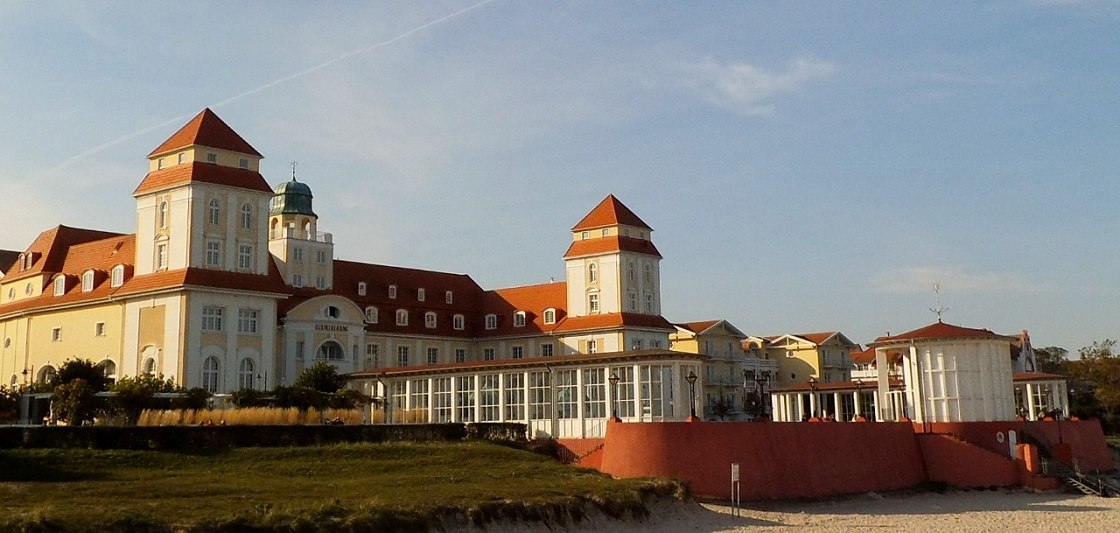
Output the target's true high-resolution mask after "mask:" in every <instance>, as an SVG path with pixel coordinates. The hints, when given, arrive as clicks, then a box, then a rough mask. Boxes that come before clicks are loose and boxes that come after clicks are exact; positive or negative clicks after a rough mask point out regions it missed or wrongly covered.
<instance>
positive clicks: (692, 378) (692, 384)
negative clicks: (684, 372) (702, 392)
mask: <svg viewBox="0 0 1120 533" xmlns="http://www.w3.org/2000/svg"><path fill="white" fill-rule="evenodd" d="M684 379H685V381H687V382H688V396H689V398H691V399H692V401H691V402H689V404H688V412H689V417H690V418H693V419H694V418H696V372H693V371H691V370H689V371H688V376H687V377H685V378H684Z"/></svg>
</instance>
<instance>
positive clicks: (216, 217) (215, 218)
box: [209, 198, 222, 224]
mask: <svg viewBox="0 0 1120 533" xmlns="http://www.w3.org/2000/svg"><path fill="white" fill-rule="evenodd" d="M209 220H210V223H211V224H221V223H222V204H221V203H220V202H218V199H217V198H214V199H211V200H210V216H209Z"/></svg>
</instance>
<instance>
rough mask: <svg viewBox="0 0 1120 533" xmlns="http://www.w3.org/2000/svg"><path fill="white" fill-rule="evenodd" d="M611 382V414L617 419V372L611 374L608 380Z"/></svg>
mask: <svg viewBox="0 0 1120 533" xmlns="http://www.w3.org/2000/svg"><path fill="white" fill-rule="evenodd" d="M607 381H610V382H611V412H612V414H611V416H613V417H614V418H615V419H616V420H617V419H618V382H619V379H618V374H611V377H610V379H609V380H607Z"/></svg>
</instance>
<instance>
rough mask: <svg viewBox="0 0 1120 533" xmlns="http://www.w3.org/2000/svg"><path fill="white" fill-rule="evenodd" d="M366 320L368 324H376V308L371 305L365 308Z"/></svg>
mask: <svg viewBox="0 0 1120 533" xmlns="http://www.w3.org/2000/svg"><path fill="white" fill-rule="evenodd" d="M366 322H369V323H370V324H376V323H377V308H376V307H374V306H372V305H371V306H369V307H367V308H366Z"/></svg>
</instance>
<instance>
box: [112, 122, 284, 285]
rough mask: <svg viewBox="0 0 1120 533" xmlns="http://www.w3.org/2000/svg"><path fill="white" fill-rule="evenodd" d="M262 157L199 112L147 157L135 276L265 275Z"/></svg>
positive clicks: (267, 190) (138, 193)
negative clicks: (194, 271)
mask: <svg viewBox="0 0 1120 533" xmlns="http://www.w3.org/2000/svg"><path fill="white" fill-rule="evenodd" d="M260 160H261V154H260V153H259V152H257V151H256V149H254V148H253V147H252V146H250V145H249V143H248V142H245V139H242V138H241V136H240V135H238V134H237V133H236V132H235V131H233V129H232V128H230V127H229V126H228V125H227V124H226V123H225V122H224V121H222V119H221V118H218V115H216V114H214V112H213V111H211V110H209V109H204V110H202V112H201V113H199V114H198V115H196V116H195V117H194V118H193V119H191V120H190V122H188V123H187V124H186V125H184V126H183V127H182V128H180V129H179V131H177V132H175V134H174V135H172V136H171V137H169V138H168V139H167V140H166V141H164V142H163V143H162V144H160V145H159V147H157V148H156V149H155V150H153V151H152V153H151V154H149V155H148V161H149V170H148V174H147V175H146V176H144V179H143V180H142V181H141V182H140V185H139V186H137V188H136V190H135V191H133V196H134V197H135V198H136V211H137V219H136V262H135V264H136V274H137V275H145V274H151V273H154V272H160V271H166V270H178V269H182V268H188V267H192V268H206V269H214V270H224V271H228V272H242V273H249V274H257V275H267V274H268V268H269V262H270V260H271V259H270V258H269V254H268V245H267V243H268V241H267V227H266V226H267V219H268V218H267V217H268V202H269V200H270V199H271V198H272V188H271V187H269V186H268V183H267V182H266V181H265V179H264V177H263V176H261V175H260V173H259V172H258V169H259V166H260Z"/></svg>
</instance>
